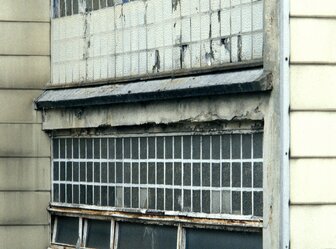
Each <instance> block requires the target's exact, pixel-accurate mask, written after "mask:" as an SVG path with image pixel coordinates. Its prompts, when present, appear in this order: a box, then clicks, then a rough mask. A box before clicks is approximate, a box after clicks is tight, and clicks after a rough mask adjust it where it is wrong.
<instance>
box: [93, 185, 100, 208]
mask: <svg viewBox="0 0 336 249" xmlns="http://www.w3.org/2000/svg"><path fill="white" fill-rule="evenodd" d="M93 189H94V196H93V198H94V205H97V206H100V205H101V201H100V186H94V188H93Z"/></svg>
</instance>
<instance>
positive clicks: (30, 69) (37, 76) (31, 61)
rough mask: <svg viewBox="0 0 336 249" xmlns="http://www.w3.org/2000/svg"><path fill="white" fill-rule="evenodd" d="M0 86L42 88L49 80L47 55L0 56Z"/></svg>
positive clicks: (48, 58)
mask: <svg viewBox="0 0 336 249" xmlns="http://www.w3.org/2000/svg"><path fill="white" fill-rule="evenodd" d="M0 75H1V77H0V87H1V88H25V89H26V88H35V89H36V88H42V87H44V86H45V85H46V83H48V82H49V81H50V57H49V56H0Z"/></svg>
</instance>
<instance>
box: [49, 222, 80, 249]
mask: <svg viewBox="0 0 336 249" xmlns="http://www.w3.org/2000/svg"><path fill="white" fill-rule="evenodd" d="M78 229H79V220H78V218H72V217H61V216H59V217H57V231H56V237H55V242H57V243H62V244H68V245H76V243H77V240H78Z"/></svg>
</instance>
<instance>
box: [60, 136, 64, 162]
mask: <svg viewBox="0 0 336 249" xmlns="http://www.w3.org/2000/svg"><path fill="white" fill-rule="evenodd" d="M59 143H60V144H59V148H60V152H59V155H60V158H65V139H59Z"/></svg>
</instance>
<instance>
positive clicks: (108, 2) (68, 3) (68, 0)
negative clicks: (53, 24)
mask: <svg viewBox="0 0 336 249" xmlns="http://www.w3.org/2000/svg"><path fill="white" fill-rule="evenodd" d="M131 1H134V0H55V1H54V17H55V18H57V17H63V16H71V15H76V14H78V13H79V12H80V10H81V8H82V11H91V10H98V9H103V8H106V7H112V6H114V5H117V4H123V3H128V2H131Z"/></svg>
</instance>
